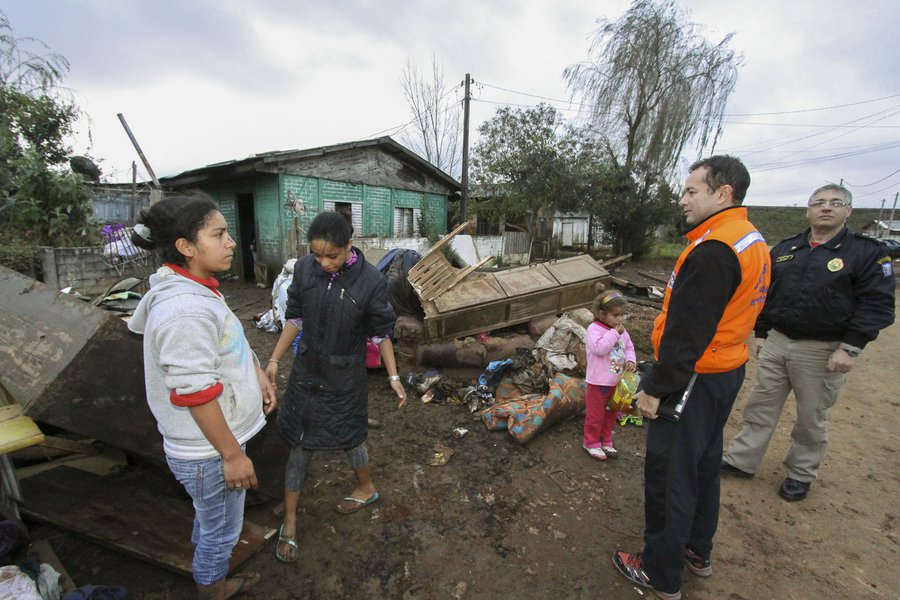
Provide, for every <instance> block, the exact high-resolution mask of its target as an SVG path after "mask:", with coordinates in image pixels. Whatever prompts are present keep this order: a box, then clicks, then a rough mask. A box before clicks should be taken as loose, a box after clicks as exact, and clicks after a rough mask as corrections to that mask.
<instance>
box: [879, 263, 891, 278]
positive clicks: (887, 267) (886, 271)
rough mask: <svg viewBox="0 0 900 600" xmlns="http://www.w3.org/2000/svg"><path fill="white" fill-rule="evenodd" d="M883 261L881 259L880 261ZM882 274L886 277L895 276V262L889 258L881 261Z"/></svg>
mask: <svg viewBox="0 0 900 600" xmlns="http://www.w3.org/2000/svg"><path fill="white" fill-rule="evenodd" d="M879 262H881V261H879ZM881 274H882V275H884V276H885V277H893V276H894V263H893V262H892V261H891V260H890V259H888V261H887V262H882V263H881Z"/></svg>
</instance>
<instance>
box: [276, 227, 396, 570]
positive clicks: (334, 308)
mask: <svg viewBox="0 0 900 600" xmlns="http://www.w3.org/2000/svg"><path fill="white" fill-rule="evenodd" d="M351 234H352V228H351V226H350V223H349V222H348V221H347V219H346V218H345V217H344V216H343V215H341V214H340V213H337V212H334V211H329V212H323V213H321V214H319V215H318V216H317V217H316V218H315V219H313V222H312V223H311V224H310V226H309V229H308V231H307V239H308V240H309V247H310V254H309V255H307V256H304V257H303V258H301V259H299V260H298V261H297V263H296V264H295V265H294V277H293V280H292V282H291V287H290V288H289V289H288V301H287V309H286V311H285V317H286V323H285V326H284V329H283V330H282V332H281V337H280V338H279V339H278V343H277V344H276V345H275V349H274V350H273V351H272V358H271V359H270V360H269V364H268V365H267V366H266V374H267V375H268V376H269V380H270V381H271V382H272V383H273V385H274V383H275V377H276V375H277V373H278V362H279V361H280V359H281V357H282V356H283V355H284V353H285V352H286V351H287V350H288V348H289V347H290V346H291V343H292V342H293V340H294V339H295V338H296V337H297V334H298V333H299V332H300V330H301V326H302V331H303V335H302V336H301V338H300V343H299V345H298V349H297V356H296V358H295V359H294V365H293V368H292V369H291V375H290V378H289V379H288V386H287V390H285V394H284V399H283V401H282V404H281V409H280V410H279V413H278V420H277V426H278V431H279V432H280V433H281V435H282V436H283V437H284V438H285V440H287V442H288V443H289V444H291V453H290V456H289V458H288V463H287V467H286V469H285V492H284V505H285V506H284V523H283V524H282V526H281V529H280V531H279V534H278V543H277V544H276V547H275V557H276V558H277V559H278V560H279V561H281V562H295V561H296V560H297V559H298V558H299V551H298V545H297V504H298V502H299V500H300V494H301V490H302V488H303V482H304V480H305V478H306V472H307V469H308V468H309V462H310V460H311V458H312V454H313V452H314V451H316V450H343V451H344V452H346V454H347V457H348V458H349V459H350V464H351V465H352V466H353V470H354V471H355V473H356V480H357V485H356V487H355V488H354V489H353V491H352V492H351V493H350V495H348V496H347V497H345V498H344V499H343V500H341V501H340V502H339V503H338V504H337V506H336V509H337V511H338V512H340V513H344V514H348V513H352V512H355V511H357V510H359V509H360V508H363V507H365V506H368V505H370V504H372V503H373V502H375V501H377V500H378V498H379V495H378V492H377V491H376V490H375V486H374V484H373V483H372V474H371V468H370V465H369V457H368V451H367V449H366V437H367V436H368V388H367V385H368V379H367V374H366V365H365V357H366V343H367V341H366V340H367V338H369V337H371V338H373V339H374V340H375V342H376V343H377V344H378V346H379V350H380V352H381V358H382V362H383V364H384V366H385V368H386V369H387V372H388V380H389V381H390V384H391V387H392V388H393V389H394V391H395V392H396V393H397V397H398V398H399V400H400V402H399V406H401V407H402V406H403V405H404V404H405V403H406V391H405V390H404V388H403V384H402V383H401V382H400V377H399V375H398V374H397V363H396V361H395V359H394V348H393V344H392V343H391V339H390V337H389V336H390V335H391V333H392V332H393V329H394V320H395V318H394V311H393V309H392V308H391V305H390V304H389V303H388V299H387V280H386V279H385V278H384V276H382V274H381V273H380V272H379V271H378V270H377V269H375V267H373V266H372V265H370V264H369V263H367V262H366V260H365V258H364V257H363V254H362V252H361V251H360V250H359V249H358V248H355V247H353V245H352V243H351V239H350V238H351Z"/></svg>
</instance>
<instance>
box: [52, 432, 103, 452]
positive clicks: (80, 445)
mask: <svg viewBox="0 0 900 600" xmlns="http://www.w3.org/2000/svg"><path fill="white" fill-rule="evenodd" d="M41 445H42V446H46V447H48V448H53V449H55V450H66V451H67V452H75V453H78V454H88V455H90V456H94V455H97V454H100V453H101V452H103V448H101V447H99V446H96V445H94V440H69V439H66V438H61V437H56V436H53V435H45V436H44V441H43V442H42V443H41Z"/></svg>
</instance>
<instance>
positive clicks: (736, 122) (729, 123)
mask: <svg viewBox="0 0 900 600" xmlns="http://www.w3.org/2000/svg"><path fill="white" fill-rule="evenodd" d="M724 123H727V124H728V125H765V126H768V127H821V128H829V129H840V128H844V127H854V128H857V129H900V125H812V124H803V123H748V122H746V121H724Z"/></svg>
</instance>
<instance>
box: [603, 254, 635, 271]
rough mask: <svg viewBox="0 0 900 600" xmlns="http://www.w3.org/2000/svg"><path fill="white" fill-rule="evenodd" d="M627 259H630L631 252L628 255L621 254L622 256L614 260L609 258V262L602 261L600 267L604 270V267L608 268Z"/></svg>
mask: <svg viewBox="0 0 900 600" xmlns="http://www.w3.org/2000/svg"><path fill="white" fill-rule="evenodd" d="M629 258H631V252H629V253H628V254H623V255H622V256H617V257H615V258H611V259H609V260H604V261H603V262H602V263H600V266H601V267H603V268H604V269H605V268H606V267H608V266H610V265H614V264H616V263H620V262H622V261H623V260H628V259H629Z"/></svg>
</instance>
